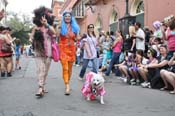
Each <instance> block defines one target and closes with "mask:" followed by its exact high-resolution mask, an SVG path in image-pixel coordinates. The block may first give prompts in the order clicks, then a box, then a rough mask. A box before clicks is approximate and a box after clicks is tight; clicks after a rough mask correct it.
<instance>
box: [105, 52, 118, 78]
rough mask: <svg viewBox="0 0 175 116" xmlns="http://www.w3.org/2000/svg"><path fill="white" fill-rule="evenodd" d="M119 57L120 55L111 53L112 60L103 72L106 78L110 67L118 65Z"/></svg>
mask: <svg viewBox="0 0 175 116" xmlns="http://www.w3.org/2000/svg"><path fill="white" fill-rule="evenodd" d="M119 57H120V53H115V52H114V53H113V54H112V59H111V61H110V64H109V67H108V69H107V71H106V72H105V74H106V76H109V74H110V72H111V70H112V67H113V66H114V64H118V63H119Z"/></svg>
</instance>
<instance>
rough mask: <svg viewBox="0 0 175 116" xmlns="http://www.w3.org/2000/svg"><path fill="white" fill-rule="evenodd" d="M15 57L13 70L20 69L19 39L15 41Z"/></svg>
mask: <svg viewBox="0 0 175 116" xmlns="http://www.w3.org/2000/svg"><path fill="white" fill-rule="evenodd" d="M15 44H16V47H15V55H16V63H15V69H21V66H20V63H19V59H20V55H21V51H20V49H21V40H20V39H16V40H15Z"/></svg>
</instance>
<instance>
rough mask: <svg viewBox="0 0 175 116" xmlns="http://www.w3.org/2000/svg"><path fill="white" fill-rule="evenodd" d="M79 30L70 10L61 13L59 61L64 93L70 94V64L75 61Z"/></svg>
mask: <svg viewBox="0 0 175 116" xmlns="http://www.w3.org/2000/svg"><path fill="white" fill-rule="evenodd" d="M79 32H80V28H79V25H78V24H77V22H76V20H75V18H74V17H73V16H72V14H71V13H70V12H65V13H63V17H62V22H61V30H60V40H59V48H60V61H61V64H62V75H63V80H64V83H65V87H66V90H65V95H70V85H69V81H70V78H71V74H72V65H73V62H75V56H76V55H75V54H76V46H75V44H74V42H75V39H76V38H78V37H79V36H78V35H79Z"/></svg>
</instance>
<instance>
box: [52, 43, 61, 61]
mask: <svg viewBox="0 0 175 116" xmlns="http://www.w3.org/2000/svg"><path fill="white" fill-rule="evenodd" d="M51 45H52V59H53V60H54V61H55V62H58V61H59V60H60V51H59V46H58V43H57V42H56V41H55V40H52V44H51Z"/></svg>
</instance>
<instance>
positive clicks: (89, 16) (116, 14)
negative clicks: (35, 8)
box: [53, 0, 175, 32]
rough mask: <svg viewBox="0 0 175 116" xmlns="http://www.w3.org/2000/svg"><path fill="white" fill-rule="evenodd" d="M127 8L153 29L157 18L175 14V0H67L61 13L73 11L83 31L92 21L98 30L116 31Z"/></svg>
mask: <svg viewBox="0 0 175 116" xmlns="http://www.w3.org/2000/svg"><path fill="white" fill-rule="evenodd" d="M127 1H128V7H126V6H127V4H126V3H127ZM53 8H54V7H53ZM127 8H128V14H129V15H131V16H133V17H135V20H134V21H139V22H141V23H142V25H143V26H148V27H150V28H151V29H152V23H153V22H154V21H155V20H160V21H162V20H163V18H164V17H166V16H168V15H170V14H174V15H175V12H174V11H175V0H65V1H64V5H63V6H62V9H61V10H60V14H61V13H63V12H64V11H72V13H73V14H74V15H75V17H76V19H77V21H78V23H79V25H80V27H81V32H86V27H87V25H88V24H90V23H92V24H94V25H95V30H96V32H98V31H99V30H105V31H108V30H112V31H115V30H117V29H119V27H120V26H119V24H120V19H121V18H123V17H124V16H126V11H127V10H126V9H127ZM123 26H125V25H123Z"/></svg>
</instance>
